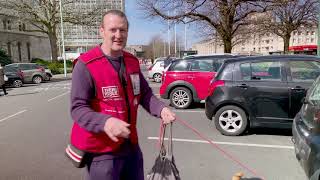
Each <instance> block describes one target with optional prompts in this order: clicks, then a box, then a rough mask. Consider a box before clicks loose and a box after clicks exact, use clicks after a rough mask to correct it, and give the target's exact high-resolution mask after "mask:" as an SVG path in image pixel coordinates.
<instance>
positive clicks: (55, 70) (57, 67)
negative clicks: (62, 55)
mask: <svg viewBox="0 0 320 180" xmlns="http://www.w3.org/2000/svg"><path fill="white" fill-rule="evenodd" d="M48 68H49V69H50V70H51V72H52V74H61V70H60V69H63V64H61V63H58V62H52V63H50V64H48ZM62 73H63V71H62Z"/></svg>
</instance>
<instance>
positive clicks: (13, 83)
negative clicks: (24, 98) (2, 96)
mask: <svg viewBox="0 0 320 180" xmlns="http://www.w3.org/2000/svg"><path fill="white" fill-rule="evenodd" d="M22 85H23V82H22V81H21V80H20V79H16V80H14V81H13V82H12V86H13V87H15V88H19V87H21V86H22Z"/></svg>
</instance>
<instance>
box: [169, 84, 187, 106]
mask: <svg viewBox="0 0 320 180" xmlns="http://www.w3.org/2000/svg"><path fill="white" fill-rule="evenodd" d="M191 102H192V95H191V92H190V90H189V89H187V88H184V87H178V88H175V89H174V90H173V91H172V92H171V93H170V103H171V104H172V105H173V107H175V108H177V109H186V108H188V107H189V106H190V104H191Z"/></svg>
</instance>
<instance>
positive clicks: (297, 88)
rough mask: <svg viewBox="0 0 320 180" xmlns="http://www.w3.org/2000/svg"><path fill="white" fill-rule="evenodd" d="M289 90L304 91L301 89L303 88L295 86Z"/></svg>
mask: <svg viewBox="0 0 320 180" xmlns="http://www.w3.org/2000/svg"><path fill="white" fill-rule="evenodd" d="M291 90H294V91H304V90H305V88H303V87H301V86H296V87H293V88H291Z"/></svg>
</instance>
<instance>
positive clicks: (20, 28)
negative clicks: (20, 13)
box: [19, 23, 22, 31]
mask: <svg viewBox="0 0 320 180" xmlns="http://www.w3.org/2000/svg"><path fill="white" fill-rule="evenodd" d="M19 31H22V24H21V23H19Z"/></svg>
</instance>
